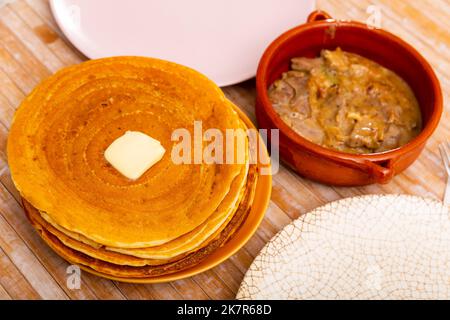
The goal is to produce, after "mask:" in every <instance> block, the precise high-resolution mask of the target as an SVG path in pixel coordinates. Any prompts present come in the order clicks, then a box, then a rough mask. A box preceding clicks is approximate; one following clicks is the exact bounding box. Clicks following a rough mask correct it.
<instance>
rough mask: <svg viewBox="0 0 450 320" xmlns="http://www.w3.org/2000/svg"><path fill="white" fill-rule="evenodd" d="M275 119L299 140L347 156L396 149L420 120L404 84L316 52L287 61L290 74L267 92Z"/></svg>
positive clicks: (354, 59)
mask: <svg viewBox="0 0 450 320" xmlns="http://www.w3.org/2000/svg"><path fill="white" fill-rule="evenodd" d="M269 98H270V100H271V102H272V105H273V108H274V109H275V111H276V112H277V113H278V115H279V116H280V117H281V119H283V121H284V122H286V123H287V124H288V125H289V126H290V127H291V128H292V129H294V130H295V131H296V132H297V133H298V134H300V135H301V136H303V137H304V138H306V139H308V140H310V141H312V142H314V143H316V144H319V145H321V146H323V147H326V148H330V149H335V150H339V151H342V152H349V153H359V154H363V153H375V152H382V151H386V150H391V149H395V148H397V147H400V146H402V145H404V144H406V143H407V142H409V141H410V140H411V139H413V138H414V137H415V136H417V135H418V134H419V132H420V131H421V127H422V126H421V122H422V121H421V114H420V109H419V105H418V103H417V100H416V98H415V96H414V93H413V92H412V90H411V88H410V87H409V86H408V84H407V83H406V82H405V81H404V80H402V79H401V78H400V77H399V76H398V75H397V74H395V73H394V72H392V71H390V70H388V69H386V68H384V67H382V66H381V65H379V64H377V63H376V62H374V61H372V60H369V59H367V58H364V57H361V56H359V55H357V54H353V53H349V52H345V51H342V50H340V49H339V48H338V49H336V50H335V51H329V50H322V52H321V55H320V57H317V58H312V59H310V58H304V57H299V58H293V59H292V60H291V70H290V71H287V72H285V73H283V74H282V77H281V79H278V80H276V81H275V82H274V83H273V84H272V85H271V86H270V87H269Z"/></svg>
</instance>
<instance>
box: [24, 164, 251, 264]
mask: <svg viewBox="0 0 450 320" xmlns="http://www.w3.org/2000/svg"><path fill="white" fill-rule="evenodd" d="M247 174H248V175H249V178H248V179H247ZM255 174H256V168H255V165H252V167H251V168H250V169H249V170H245V180H244V182H245V183H244V186H241V191H240V196H239V198H238V202H237V203H235V204H234V206H233V207H232V208H231V210H232V213H231V214H229V215H227V216H226V219H225V220H224V221H221V224H220V225H218V226H217V227H215V228H214V229H213V230H212V232H208V233H206V234H207V236H206V238H204V239H201V240H200V239H197V242H196V243H191V242H190V241H188V240H189V238H187V239H186V241H187V243H186V244H184V245H183V244H181V245H180V247H181V248H180V250H179V251H178V254H176V255H173V256H170V257H168V258H148V259H147V258H139V257H135V256H133V255H129V254H127V252H113V251H111V250H108V249H107V248H105V247H102V246H98V245H94V246H91V245H89V244H86V243H84V242H82V241H79V240H77V239H76V238H73V237H70V235H67V234H66V233H63V232H61V231H60V230H59V229H58V228H55V227H54V226H53V225H52V224H50V223H49V222H47V221H46V220H45V219H43V218H42V216H41V213H40V212H39V211H38V210H37V209H35V208H34V207H32V206H31V204H29V203H28V202H27V201H26V200H23V204H24V208H25V210H26V211H27V213H28V217H29V218H30V220H31V221H32V222H33V224H34V225H39V227H40V228H42V229H45V230H47V231H48V232H49V233H51V234H52V235H54V236H56V237H57V238H58V239H59V241H61V242H62V243H63V244H64V245H66V246H67V247H70V248H72V249H74V250H77V251H80V252H82V253H84V254H86V255H88V256H91V257H93V258H97V259H100V260H103V261H107V262H111V263H114V264H119V265H129V266H145V265H161V264H166V263H168V262H172V261H176V260H179V259H181V258H182V257H184V256H186V255H187V254H189V253H191V252H193V251H195V250H197V249H199V248H201V247H203V246H205V245H207V244H208V243H209V242H210V241H211V240H213V239H214V238H215V237H216V236H217V235H218V234H219V233H220V232H221V231H222V230H223V229H224V228H225V227H226V226H227V224H228V223H229V222H230V221H231V219H232V218H233V215H234V214H235V212H236V211H237V209H238V207H239V206H240V203H242V202H247V201H248V198H249V197H252V194H251V190H252V189H253V185H252V184H255V183H256V180H255V178H254V175H255ZM176 240H178V239H176ZM169 244H170V242H169ZM163 246H165V247H167V244H164V245H163ZM156 248H158V247H153V248H151V249H152V250H155V252H157V250H156ZM182 249H183V250H182ZM132 250H135V249H132ZM141 250H143V252H144V253H145V248H142V249H141ZM172 252H173V250H172Z"/></svg>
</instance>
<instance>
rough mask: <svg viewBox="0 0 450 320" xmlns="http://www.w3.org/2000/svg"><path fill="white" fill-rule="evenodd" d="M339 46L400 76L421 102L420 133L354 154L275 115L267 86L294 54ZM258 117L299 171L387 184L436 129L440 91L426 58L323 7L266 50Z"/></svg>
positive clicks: (345, 182) (330, 179) (337, 181)
mask: <svg viewBox="0 0 450 320" xmlns="http://www.w3.org/2000/svg"><path fill="white" fill-rule="evenodd" d="M336 47H341V49H343V50H345V51H349V52H354V53H357V54H360V55H362V56H364V57H366V58H369V59H372V60H374V61H376V62H377V63H379V64H381V65H383V66H384V67H386V68H389V69H390V70H392V71H394V72H396V73H397V74H398V75H400V76H401V77H402V78H403V79H404V80H405V81H406V82H407V83H408V84H409V85H410V86H411V88H412V89H413V91H414V93H415V95H416V98H417V100H418V101H419V105H420V109H421V113H422V118H423V130H422V132H421V133H420V134H419V135H418V136H417V137H416V138H415V139H413V140H412V141H410V142H409V143H408V144H406V145H404V146H402V147H400V148H397V149H394V150H390V151H386V152H381V153H375V154H362V155H354V154H348V153H343V152H338V151H334V150H330V149H326V148H324V147H321V146H319V145H317V144H314V143H312V142H310V141H308V140H306V139H304V138H302V137H301V136H300V135H298V134H297V133H295V132H294V131H293V130H292V129H291V128H290V127H289V126H288V125H287V124H285V123H284V122H283V121H282V120H281V118H279V117H278V115H277V114H276V112H275V111H274V109H273V108H272V105H271V103H270V101H269V97H268V94H267V88H268V87H269V86H270V85H271V84H272V83H273V82H274V81H275V80H276V79H278V78H280V76H281V74H282V73H283V72H285V71H287V70H288V69H289V61H290V59H291V58H293V57H297V56H306V57H315V56H317V55H318V54H319V53H320V51H321V50H322V49H335V48H336ZM256 89H257V98H256V117H257V119H258V123H259V126H260V127H261V128H266V129H271V128H278V129H280V156H281V158H282V159H283V160H284V162H285V163H287V164H288V165H289V166H291V167H292V168H293V169H294V170H295V171H297V172H298V173H299V174H300V175H302V176H305V177H308V178H310V179H313V180H316V181H319V182H322V183H326V184H331V185H342V186H356V185H366V184H371V183H387V182H388V181H389V180H391V178H392V177H393V176H394V175H395V174H398V173H400V172H401V171H403V170H405V169H406V168H407V167H408V166H409V165H411V163H413V162H414V160H416V158H417V157H418V156H419V154H420V153H421V151H422V150H423V148H424V146H425V143H426V142H427V140H428V138H429V137H430V136H431V134H432V133H433V131H434V130H435V129H436V127H437V125H438V123H439V119H440V117H441V113H442V92H441V88H440V85H439V81H438V79H437V78H436V75H435V74H434V72H433V70H432V68H431V66H430V65H429V64H428V62H427V61H426V60H425V59H424V58H423V57H422V56H421V55H420V54H419V53H418V52H417V51H416V50H415V49H414V48H413V47H411V46H410V45H409V44H407V43H406V42H404V41H403V40H401V39H400V38H398V37H396V36H394V35H393V34H391V33H389V32H387V31H384V30H380V29H375V28H373V27H370V26H368V25H366V24H363V23H360V22H354V21H337V20H333V19H331V17H330V16H329V15H328V14H327V13H325V12H323V11H315V12H313V13H311V14H310V16H309V18H308V22H307V23H305V24H303V25H300V26H298V27H296V28H294V29H291V30H289V31H287V32H286V33H284V34H282V35H281V36H280V37H278V38H277V39H276V40H275V41H273V42H272V43H271V44H270V46H269V47H268V48H267V49H266V51H265V53H264V55H263V57H262V58H261V61H260V63H259V67H258V71H257V75H256Z"/></svg>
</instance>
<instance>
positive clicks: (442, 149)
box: [439, 141, 450, 204]
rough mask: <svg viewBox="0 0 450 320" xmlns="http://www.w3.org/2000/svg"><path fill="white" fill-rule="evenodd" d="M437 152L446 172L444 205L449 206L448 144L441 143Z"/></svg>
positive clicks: (449, 168) (449, 155) (449, 163)
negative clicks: (439, 153)
mask: <svg viewBox="0 0 450 320" xmlns="http://www.w3.org/2000/svg"><path fill="white" fill-rule="evenodd" d="M439 151H440V152H441V157H442V162H443V163H444V167H445V171H447V186H446V188H445V193H444V203H445V204H450V143H449V142H448V141H446V142H442V143H441V144H440V145H439Z"/></svg>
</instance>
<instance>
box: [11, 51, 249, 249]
mask: <svg viewBox="0 0 450 320" xmlns="http://www.w3.org/2000/svg"><path fill="white" fill-rule="evenodd" d="M194 121H202V127H203V131H205V130H207V129H209V128H216V129H219V130H220V131H222V132H223V133H224V135H225V129H227V128H238V127H239V117H238V115H237V114H236V113H235V112H234V111H233V110H232V108H231V107H230V105H229V104H228V103H227V100H226V98H225V97H224V95H223V93H222V91H221V90H220V89H219V88H218V87H217V86H216V85H214V84H213V83H212V82H211V81H210V80H208V79H207V78H206V77H204V76H202V75H201V74H199V73H197V72H195V71H193V70H191V69H189V68H186V67H183V66H180V65H177V64H174V63H169V62H165V61H161V60H156V59H150V58H139V57H116V58H107V59H100V60H92V61H88V62H85V63H82V64H80V65H76V66H73V67H69V68H66V69H63V70H61V71H59V72H58V73H56V74H55V75H54V76H52V77H50V78H49V79H47V80H45V81H44V82H43V83H41V84H40V85H39V86H38V87H36V89H35V90H34V91H33V92H32V93H31V94H30V95H29V96H28V97H27V98H26V99H25V100H24V102H23V103H22V105H21V106H20V107H19V109H18V111H17V112H16V115H15V117H14V121H13V124H12V126H11V130H10V135H9V138H8V149H7V152H8V162H9V165H10V169H11V174H12V178H13V181H14V183H15V185H16V187H17V189H18V190H19V192H20V193H21V195H22V196H23V197H24V198H25V199H27V201H28V202H30V203H31V204H32V205H33V206H34V207H35V208H37V209H38V210H40V211H43V212H45V213H46V214H47V215H48V216H49V217H50V218H51V219H52V220H53V221H54V222H55V223H56V224H58V225H60V226H61V227H63V228H65V229H67V230H69V231H71V232H76V233H79V234H81V235H83V236H85V237H86V238H88V239H91V240H92V241H95V242H97V243H99V244H102V245H105V246H110V247H117V248H140V247H149V246H156V245H161V244H163V243H166V242H169V241H171V240H173V239H175V238H177V237H179V236H181V235H183V234H185V233H188V232H190V231H192V230H193V229H195V228H196V227H198V226H199V225H200V224H202V223H203V222H204V221H206V220H207V219H208V217H209V216H210V215H211V214H212V213H213V212H214V211H215V210H216V208H217V207H218V206H219V204H220V203H221V202H222V200H223V199H224V197H225V196H226V194H227V193H228V192H229V190H230V186H231V183H232V182H233V180H234V178H235V177H236V176H237V175H238V174H239V172H241V169H242V168H243V166H244V165H245V164H244V163H242V164H231V165H230V164H204V163H201V164H174V163H173V162H172V160H171V151H172V147H173V146H174V144H175V143H176V142H173V141H171V135H172V132H173V131H174V130H175V129H177V128H185V129H187V130H188V131H189V132H190V134H191V136H194V133H193V131H194V130H193V125H194ZM127 130H132V131H141V132H143V133H146V134H148V135H150V136H151V137H153V138H155V139H158V140H159V141H161V144H162V145H163V146H164V148H165V149H166V150H167V152H166V154H165V155H164V157H163V159H162V160H161V161H160V162H158V163H157V164H155V165H154V166H153V167H152V168H150V169H149V170H148V171H147V172H146V173H145V174H144V175H143V176H141V177H140V178H139V179H138V180H136V181H131V180H129V179H127V178H125V177H124V176H122V175H121V174H120V173H119V172H117V171H116V170H115V169H114V168H112V167H111V166H110V165H109V164H108V163H107V162H106V160H105V159H104V150H105V149H106V148H107V147H108V146H109V145H110V144H111V143H112V141H114V140H115V139H116V138H118V137H119V136H121V135H123V134H124V133H125V132H126V131H127ZM204 144H206V143H205V142H204ZM192 153H194V152H192Z"/></svg>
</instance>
